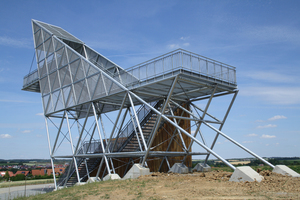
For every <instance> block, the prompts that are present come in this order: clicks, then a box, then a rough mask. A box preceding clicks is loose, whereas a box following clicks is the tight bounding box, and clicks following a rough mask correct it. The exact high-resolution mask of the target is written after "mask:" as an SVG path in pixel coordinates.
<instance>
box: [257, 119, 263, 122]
mask: <svg viewBox="0 0 300 200" xmlns="http://www.w3.org/2000/svg"><path fill="white" fill-rule="evenodd" d="M255 122H265V121H264V120H260V119H258V120H256V121H255Z"/></svg>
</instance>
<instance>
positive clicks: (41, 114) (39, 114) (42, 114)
mask: <svg viewBox="0 0 300 200" xmlns="http://www.w3.org/2000/svg"><path fill="white" fill-rule="evenodd" d="M35 115H38V116H44V113H36V114H35Z"/></svg>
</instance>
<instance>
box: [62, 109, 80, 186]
mask: <svg viewBox="0 0 300 200" xmlns="http://www.w3.org/2000/svg"><path fill="white" fill-rule="evenodd" d="M65 115H66V120H67V124H68V131H69V137H70V143H71V149H72V154H73V160H74V165H75V170H76V175H77V179H78V182H79V183H80V176H79V171H78V166H77V161H76V158H75V152H74V146H73V140H72V134H71V128H70V123H69V117H68V113H67V112H65Z"/></svg>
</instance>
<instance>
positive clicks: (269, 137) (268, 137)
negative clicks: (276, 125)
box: [261, 134, 276, 139]
mask: <svg viewBox="0 0 300 200" xmlns="http://www.w3.org/2000/svg"><path fill="white" fill-rule="evenodd" d="M261 138H265V139H271V138H276V136H275V135H265V134H263V135H262V136H261Z"/></svg>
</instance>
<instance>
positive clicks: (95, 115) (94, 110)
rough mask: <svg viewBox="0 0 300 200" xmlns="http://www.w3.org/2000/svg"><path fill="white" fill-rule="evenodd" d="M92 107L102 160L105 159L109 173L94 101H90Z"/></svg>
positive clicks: (108, 169)
mask: <svg viewBox="0 0 300 200" xmlns="http://www.w3.org/2000/svg"><path fill="white" fill-rule="evenodd" d="M92 107H93V112H94V117H95V120H96V125H97V130H98V134H99V137H100V144H101V147H102V152H103V158H104V161H105V164H106V167H107V171H108V174H110V168H109V164H108V161H107V158H106V155H105V149H104V144H103V140H102V136H101V132H100V127H99V123H98V119H97V114H96V109H95V106H94V103H92Z"/></svg>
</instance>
